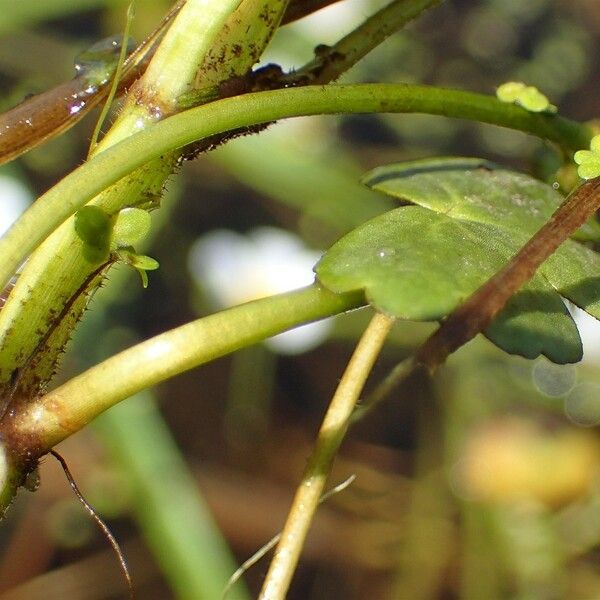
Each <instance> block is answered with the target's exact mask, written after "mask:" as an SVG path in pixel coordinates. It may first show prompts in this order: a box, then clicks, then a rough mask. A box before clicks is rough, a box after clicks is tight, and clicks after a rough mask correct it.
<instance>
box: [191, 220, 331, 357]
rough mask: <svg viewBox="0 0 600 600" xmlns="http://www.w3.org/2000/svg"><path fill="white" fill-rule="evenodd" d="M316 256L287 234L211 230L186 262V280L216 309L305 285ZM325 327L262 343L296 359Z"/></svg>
mask: <svg viewBox="0 0 600 600" xmlns="http://www.w3.org/2000/svg"><path fill="white" fill-rule="evenodd" d="M319 257H320V253H319V252H315V251H314V250H309V249H308V248H306V247H305V246H304V244H303V243H302V240H301V239H300V238H298V237H297V236H295V235H294V234H292V233H289V232H288V231H284V230H281V229H276V228H273V227H260V228H257V229H255V230H253V231H251V232H250V233H249V234H248V235H240V234H239V233H236V232H234V231H230V230H216V231H212V232H210V233H208V234H206V235H205V236H202V237H201V238H199V239H198V240H197V241H196V242H195V243H194V245H193V246H192V248H191V250H190V254H189V258H188V264H189V269H190V272H191V274H192V277H193V278H194V279H195V280H196V281H197V283H198V284H199V285H200V286H201V287H202V288H203V289H204V290H205V291H206V293H207V295H208V296H209V297H210V299H211V300H212V302H213V303H214V305H215V306H216V307H218V308H224V307H229V306H235V305H237V304H241V303H243V302H248V301H250V300H256V299H258V298H264V297H266V296H272V295H274V294H280V293H283V292H288V291H290V290H294V289H297V288H299V287H302V286H305V285H310V284H311V283H312V282H313V281H314V273H313V271H312V267H313V265H314V264H315V263H316V262H317V260H318V259H319ZM330 327H331V324H330V322H329V321H319V322H317V323H311V324H309V325H304V326H302V327H298V328H296V329H293V330H292V331H288V332H285V333H282V334H280V335H277V336H275V337H273V338H271V339H269V340H267V341H266V344H267V345H268V346H269V347H270V348H271V349H272V350H274V351H275V352H279V353H281V354H300V353H302V352H306V351H307V350H310V349H312V348H315V347H316V346H318V345H319V344H320V343H321V342H322V341H323V340H324V339H325V338H326V337H327V335H328V333H329V330H330Z"/></svg>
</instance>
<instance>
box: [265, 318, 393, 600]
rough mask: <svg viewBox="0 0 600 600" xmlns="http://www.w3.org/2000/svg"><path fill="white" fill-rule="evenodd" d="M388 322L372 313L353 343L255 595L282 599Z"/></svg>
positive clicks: (271, 599)
mask: <svg viewBox="0 0 600 600" xmlns="http://www.w3.org/2000/svg"><path fill="white" fill-rule="evenodd" d="M393 324H394V319H393V318H392V317H388V316H386V315H383V314H376V315H375V316H374V317H373V319H372V320H371V322H370V323H369V326H368V327H367V329H366V331H365V333H364V334H363V336H362V337H361V339H360V341H359V342H358V345H357V347H356V350H355V351H354V354H353V355H352V358H351V359H350V362H349V363H348V366H347V367H346V371H345V372H344V375H343V377H342V379H341V381H340V383H339V385H338V388H337V390H336V392H335V394H334V396H333V399H332V400H331V404H330V405H329V408H328V410H327V414H326V415H325V418H324V419H323V423H322V425H321V429H320V430H319V436H318V438H317V442H316V445H315V447H314V450H313V452H312V455H311V457H310V459H309V462H308V465H307V467H306V470H305V471H304V475H303V477H302V482H301V484H300V486H299V487H298V490H297V491H296V495H295V497H294V502H293V504H292V508H291V510H290V512H289V515H288V518H287V522H286V524H285V527H284V529H283V531H282V533H281V540H280V542H279V544H278V546H277V550H276V551H275V556H274V557H273V560H272V562H271V565H270V567H269V572H268V573H267V578H266V580H265V583H264V586H263V589H262V591H261V593H260V596H259V600H283V599H284V598H285V596H286V594H287V590H288V588H289V585H290V581H291V579H292V576H293V574H294V571H295V569H296V565H297V563H298V558H299V556H300V552H301V551H302V546H303V545H304V540H305V539H306V535H307V533H308V529H309V527H310V524H311V522H312V519H313V516H314V513H315V511H316V509H317V506H318V505H319V501H320V499H321V496H322V495H323V490H324V489H325V483H326V481H327V477H328V475H329V472H330V470H331V465H332V463H333V459H334V457H335V454H336V452H337V450H338V448H339V447H340V444H341V443H342V440H343V438H344V435H345V433H346V430H347V429H348V424H349V423H350V417H351V416H352V412H353V410H354V407H355V406H356V403H357V402H358V399H359V396H360V394H361V392H362V389H363V386H364V384H365V382H366V380H367V377H368V375H369V373H370V372H371V369H372V367H373V364H374V363H375V361H376V360H377V357H378V356H379V353H380V351H381V348H382V346H383V343H384V342H385V339H386V337H387V335H388V333H389V331H390V329H391V327H392V325H393Z"/></svg>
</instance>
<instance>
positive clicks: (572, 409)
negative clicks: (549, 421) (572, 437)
mask: <svg viewBox="0 0 600 600" xmlns="http://www.w3.org/2000/svg"><path fill="white" fill-rule="evenodd" d="M564 408H565V414H566V415H567V417H569V419H571V421H573V423H575V424H576V425H580V426H582V427H593V426H594V425H598V424H599V423H600V385H598V384H597V383H590V382H588V383H582V384H580V385H578V386H577V387H575V388H574V389H573V391H572V392H571V393H570V394H569V396H568V397H567V398H566V399H565V407H564Z"/></svg>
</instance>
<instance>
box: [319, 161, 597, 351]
mask: <svg viewBox="0 0 600 600" xmlns="http://www.w3.org/2000/svg"><path fill="white" fill-rule="evenodd" d="M364 182H365V183H366V184H367V185H369V186H370V187H372V188H374V189H377V190H379V191H383V192H385V193H387V194H389V195H392V196H393V197H395V198H397V199H398V200H400V201H401V202H402V203H404V204H407V203H412V204H416V205H418V206H414V205H413V206H410V205H408V206H404V207H401V208H398V209H396V210H393V211H390V212H388V213H386V214H384V215H381V216H379V217H377V218H375V219H373V220H371V221H369V222H367V223H365V224H363V225H362V226H360V227H359V228H357V229H355V230H354V231H352V232H350V233H349V234H348V235H346V236H345V237H344V238H342V239H341V240H339V241H338V242H337V243H336V244H335V245H334V246H333V247H332V248H330V249H329V250H328V251H327V253H326V254H325V255H324V256H323V257H322V259H321V260H320V261H319V263H318V265H317V266H316V272H317V276H318V278H319V280H320V281H321V283H323V285H325V286H326V287H328V288H329V289H331V290H332V291H335V292H338V293H339V292H346V291H351V290H359V289H360V290H364V291H365V294H366V296H367V298H368V299H369V301H370V302H371V303H372V304H373V305H374V306H375V307H376V308H377V309H379V310H382V311H384V312H387V313H389V314H393V315H394V316H397V317H400V318H404V319H414V320H441V319H443V318H444V317H445V316H447V315H448V314H449V313H450V312H451V311H452V310H454V309H455V308H456V307H457V306H458V305H459V304H460V303H462V302H463V301H464V300H466V299H467V298H468V297H469V296H470V295H471V294H472V293H473V292H474V291H475V290H476V289H477V288H478V287H479V286H481V285H482V284H483V283H484V282H485V281H486V280H487V279H488V278H489V277H491V276H492V275H493V274H494V273H495V272H496V271H498V270H499V269H500V268H501V267H502V266H503V265H504V264H505V263H506V262H507V261H508V260H509V259H510V258H511V257H512V256H513V255H514V254H515V253H516V252H517V251H518V250H519V249H520V248H521V247H522V246H523V245H524V244H525V242H526V241H527V240H528V239H529V238H530V237H531V235H532V234H533V233H534V232H535V231H536V230H537V229H539V228H540V227H541V226H542V225H543V223H544V222H545V221H546V220H547V219H548V218H549V217H550V215H551V214H552V213H553V212H554V210H555V209H556V208H557V207H558V206H559V205H560V203H561V202H562V200H563V198H562V196H561V195H560V194H558V193H557V192H556V191H555V190H554V189H553V188H552V187H551V186H548V185H546V184H543V183H541V182H539V181H536V180H535V179H533V178H531V177H528V176H526V175H523V174H519V173H514V172H511V171H507V170H505V169H500V168H498V167H496V166H495V165H493V164H491V163H488V162H486V161H481V160H478V159H464V158H461V159H435V160H424V161H417V162H412V163H405V164H400V165H389V166H386V167H379V168H377V169H375V170H374V171H372V172H370V173H368V174H367V175H366V176H365V178H364ZM598 272H600V259H599V258H598V255H597V254H596V253H595V252H593V251H591V250H590V249H589V248H586V247H585V246H582V245H580V244H578V243H576V242H574V241H572V240H568V241H567V242H566V243H565V244H564V245H563V246H562V247H561V248H559V249H558V250H557V252H556V253H555V254H554V255H553V256H552V257H551V259H550V260H548V261H547V262H546V263H544V265H542V267H541V268H540V269H539V271H538V273H537V274H536V275H535V276H534V277H533V279H532V280H531V281H530V283H529V284H528V285H527V286H525V287H524V288H523V289H522V290H521V291H520V292H519V293H518V294H516V295H515V296H514V297H513V298H512V299H511V300H510V301H509V303H508V304H507V306H506V307H505V309H504V310H503V311H502V312H501V313H500V315H498V317H497V318H496V320H495V321H494V322H493V323H492V324H491V325H490V327H488V329H487V330H486V332H485V334H486V335H487V336H488V337H489V338H490V339H491V340H492V341H493V342H494V343H495V344H497V345H498V346H499V347H501V348H502V349H504V350H506V351H507V352H510V353H515V354H521V355H523V356H526V357H528V358H534V357H535V356H538V355H539V354H544V355H546V356H547V357H548V358H550V359H551V360H553V361H555V362H559V363H563V362H575V361H577V360H579V359H580V358H581V351H582V350H581V341H580V339H579V335H578V332H577V328H576V326H575V324H574V322H573V320H572V318H571V317H570V315H569V312H568V311H567V309H566V307H565V305H564V302H563V300H562V298H561V296H564V297H567V298H569V299H570V300H572V301H573V302H575V303H576V304H577V305H579V306H581V307H582V308H584V309H585V310H588V312H590V313H591V314H593V315H594V316H597V317H600V301H599V298H600V287H599V286H598V284H597V282H598V277H597V273H598Z"/></svg>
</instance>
